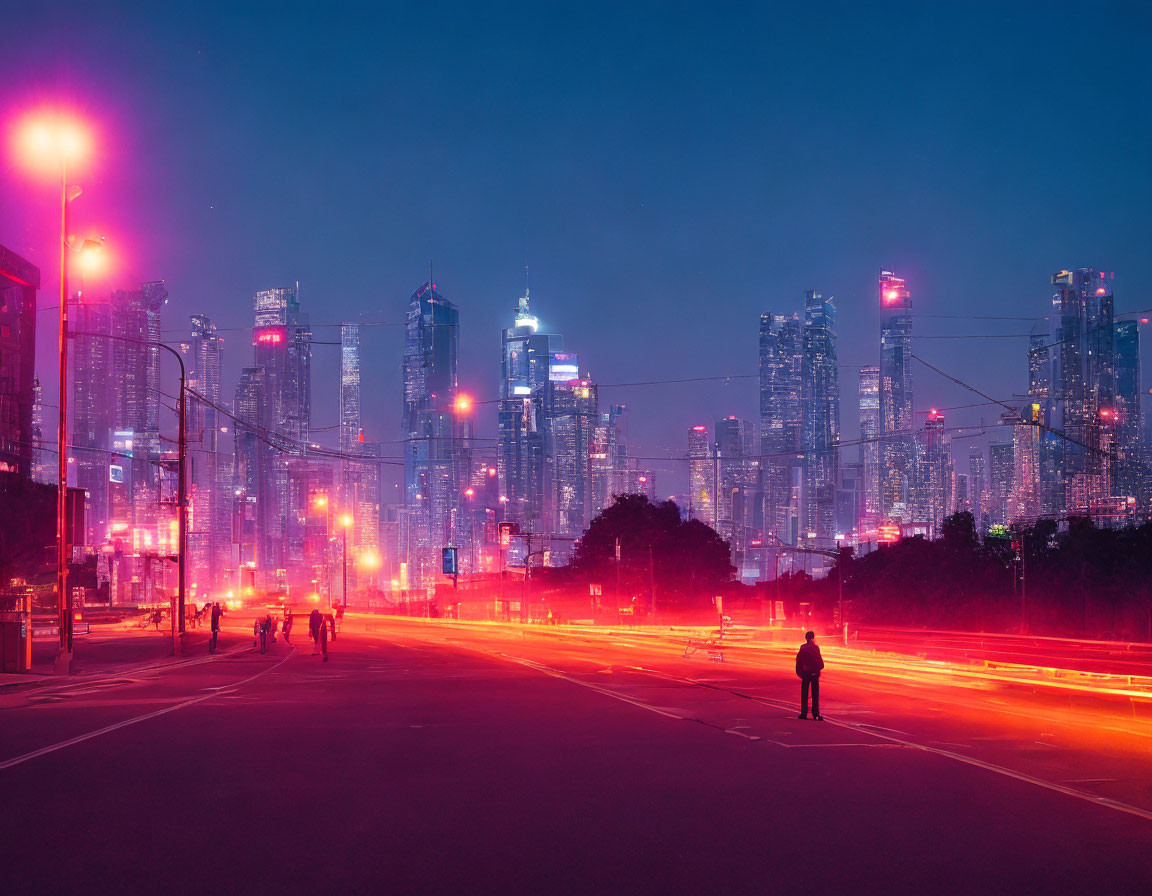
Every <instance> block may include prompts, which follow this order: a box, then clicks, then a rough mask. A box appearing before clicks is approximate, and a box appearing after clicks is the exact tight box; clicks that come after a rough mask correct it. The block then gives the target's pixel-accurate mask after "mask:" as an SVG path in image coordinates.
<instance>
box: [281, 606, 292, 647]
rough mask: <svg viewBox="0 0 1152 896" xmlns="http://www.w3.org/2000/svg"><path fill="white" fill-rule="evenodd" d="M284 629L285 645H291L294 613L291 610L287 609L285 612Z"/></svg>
mask: <svg viewBox="0 0 1152 896" xmlns="http://www.w3.org/2000/svg"><path fill="white" fill-rule="evenodd" d="M283 628H284V643H285V644H291V643H292V641H291V640H290V638H291V635H292V611H291V610H287V609H286V610H285V611H284V626H283Z"/></svg>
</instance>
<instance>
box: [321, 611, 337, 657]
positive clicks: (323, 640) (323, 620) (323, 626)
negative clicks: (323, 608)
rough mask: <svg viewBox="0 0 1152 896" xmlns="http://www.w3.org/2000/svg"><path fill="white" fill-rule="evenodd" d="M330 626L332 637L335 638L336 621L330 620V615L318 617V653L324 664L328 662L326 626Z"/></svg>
mask: <svg viewBox="0 0 1152 896" xmlns="http://www.w3.org/2000/svg"><path fill="white" fill-rule="evenodd" d="M329 625H331V626H332V637H333V638H335V637H336V620H335V619H333V618H332V614H331V613H329V614H328V615H327V616H321V617H320V631H319V641H320V651H321V653H323V654H324V660H323V661H324V662H325V663H326V662H328V626H329Z"/></svg>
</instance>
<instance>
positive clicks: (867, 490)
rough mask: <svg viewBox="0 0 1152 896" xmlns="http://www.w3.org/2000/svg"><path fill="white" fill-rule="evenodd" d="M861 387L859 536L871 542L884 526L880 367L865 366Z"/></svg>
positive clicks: (862, 369)
mask: <svg viewBox="0 0 1152 896" xmlns="http://www.w3.org/2000/svg"><path fill="white" fill-rule="evenodd" d="M859 384H860V386H859V396H860V465H861V468H862V472H861V478H862V480H863V487H862V491H863V496H862V500H861V515H860V522H859V537H860V539H861V540H865V541H867V540H871V539H872V538H873V537H874V536H875V533H876V527H877V526H878V525H879V524H880V368H879V367H874V366H870V367H861V368H860V380H859Z"/></svg>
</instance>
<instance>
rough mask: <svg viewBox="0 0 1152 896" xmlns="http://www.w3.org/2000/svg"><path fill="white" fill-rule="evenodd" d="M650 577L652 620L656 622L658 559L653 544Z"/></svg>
mask: <svg viewBox="0 0 1152 896" xmlns="http://www.w3.org/2000/svg"><path fill="white" fill-rule="evenodd" d="M648 577H649V587H650V588H651V589H652V622H653V624H655V622H656V559H655V556H654V555H653V553H652V545H648Z"/></svg>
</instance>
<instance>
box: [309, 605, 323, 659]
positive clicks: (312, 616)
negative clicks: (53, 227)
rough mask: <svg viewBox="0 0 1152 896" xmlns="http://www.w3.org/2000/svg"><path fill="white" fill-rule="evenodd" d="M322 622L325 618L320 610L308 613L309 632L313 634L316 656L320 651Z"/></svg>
mask: <svg viewBox="0 0 1152 896" xmlns="http://www.w3.org/2000/svg"><path fill="white" fill-rule="evenodd" d="M322 624H323V620H322V618H321V616H320V611H319V610H313V611H312V612H311V613H309V614H308V634H309V635H311V636H312V656H316V654H317V653H319V652H320V626H321V625H322Z"/></svg>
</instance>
